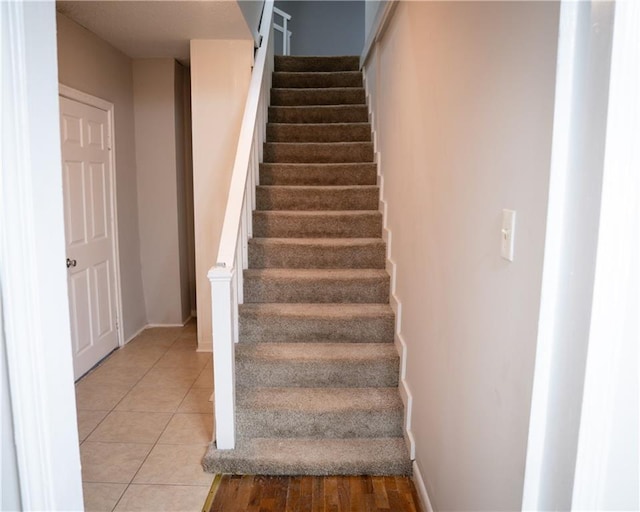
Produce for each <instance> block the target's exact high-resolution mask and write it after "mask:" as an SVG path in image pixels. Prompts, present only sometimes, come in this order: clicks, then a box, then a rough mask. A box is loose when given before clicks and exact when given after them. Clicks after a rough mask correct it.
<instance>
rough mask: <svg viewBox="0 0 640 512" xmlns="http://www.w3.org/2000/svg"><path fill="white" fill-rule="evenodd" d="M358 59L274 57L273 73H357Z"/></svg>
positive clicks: (342, 57) (343, 57)
mask: <svg viewBox="0 0 640 512" xmlns="http://www.w3.org/2000/svg"><path fill="white" fill-rule="evenodd" d="M359 69H360V57H358V56H338V57H293V56H287V57H285V56H283V55H276V56H275V71H307V72H308V71H323V72H326V71H358V70H359Z"/></svg>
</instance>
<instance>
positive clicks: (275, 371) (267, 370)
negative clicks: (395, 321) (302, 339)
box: [236, 343, 400, 387]
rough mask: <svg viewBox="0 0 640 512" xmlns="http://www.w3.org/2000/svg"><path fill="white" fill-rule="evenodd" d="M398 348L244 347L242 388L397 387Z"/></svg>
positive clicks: (239, 363)
mask: <svg viewBox="0 0 640 512" xmlns="http://www.w3.org/2000/svg"><path fill="white" fill-rule="evenodd" d="M399 361H400V360H399V357H398V352H397V350H396V348H395V345H393V344H392V343H357V344H356V343H238V345H236V382H237V383H238V386H240V387H260V386H263V387H267V386H270V387H283V386H296V387H298V386H299V387H324V386H326V387H394V386H395V387H397V385H398V365H399Z"/></svg>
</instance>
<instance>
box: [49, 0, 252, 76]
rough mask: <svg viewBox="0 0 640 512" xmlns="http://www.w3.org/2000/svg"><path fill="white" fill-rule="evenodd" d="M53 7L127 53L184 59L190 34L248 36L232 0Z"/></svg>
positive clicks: (85, 2) (82, 1) (87, 0)
mask: <svg viewBox="0 0 640 512" xmlns="http://www.w3.org/2000/svg"><path fill="white" fill-rule="evenodd" d="M56 7H57V10H58V11H59V12H61V13H62V14H64V15H65V16H67V17H69V18H71V19H72V20H74V21H75V22H76V23H79V24H80V25H82V26H83V27H85V28H86V29H88V30H90V31H91V32H93V33H94V34H96V35H97V36H99V37H100V38H102V39H104V40H105V41H107V42H108V43H110V44H111V45H113V46H115V47H116V48H118V49H119V50H120V51H122V52H123V53H125V54H126V55H128V56H129V57H132V58H154V57H173V58H175V59H177V60H178V61H180V62H181V63H183V64H188V62H189V40H190V39H252V35H251V32H250V30H249V27H248V26H247V23H246V21H245V19H244V17H243V15H242V11H241V10H240V7H239V6H238V2H237V1H235V0H199V1H174V0H154V1H148V0H147V1H137V0H136V1H130V0H110V1H95V0H75V1H67V0H64V1H58V2H56Z"/></svg>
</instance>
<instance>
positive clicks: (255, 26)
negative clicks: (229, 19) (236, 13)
mask: <svg viewBox="0 0 640 512" xmlns="http://www.w3.org/2000/svg"><path fill="white" fill-rule="evenodd" d="M236 1H237V2H238V5H239V6H240V10H241V11H242V16H243V17H244V20H245V21H246V22H247V26H248V27H249V30H250V31H251V35H252V36H253V40H254V41H255V42H256V43H258V42H259V38H258V35H259V34H258V33H259V31H260V18H261V17H262V8H263V7H264V0H236Z"/></svg>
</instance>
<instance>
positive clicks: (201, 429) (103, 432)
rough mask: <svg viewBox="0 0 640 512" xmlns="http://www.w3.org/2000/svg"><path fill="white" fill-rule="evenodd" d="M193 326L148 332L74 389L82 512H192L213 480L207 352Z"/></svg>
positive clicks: (112, 356)
mask: <svg viewBox="0 0 640 512" xmlns="http://www.w3.org/2000/svg"><path fill="white" fill-rule="evenodd" d="M196 345H197V342H196V325H195V322H191V323H189V324H187V325H186V326H185V327H183V328H177V327H176V328H173V327H170V328H152V329H146V330H145V331H143V332H142V333H141V334H140V335H139V336H137V337H136V338H135V339H134V340H132V341H131V342H130V343H128V344H127V345H126V346H125V347H123V348H121V349H119V350H116V351H115V352H114V353H113V354H111V356H109V357H108V358H107V359H106V360H105V361H104V362H103V363H102V364H101V365H100V366H99V367H97V368H95V369H94V370H92V371H91V372H90V373H89V374H87V375H85V376H84V377H83V378H82V379H81V380H80V381H79V382H78V383H77V384H76V402H77V406H78V431H79V434H80V455H81V459H82V481H83V488H84V501H85V508H86V510H87V511H94V510H95V511H98V510H100V511H111V510H116V511H128V510H154V511H162V510H165V511H191V510H193V511H197V512H200V511H201V510H202V506H203V504H204V502H205V499H206V497H207V494H208V491H209V487H210V485H211V482H212V480H213V475H211V474H208V473H204V472H203V471H202V467H201V466H200V460H201V459H202V456H203V455H204V453H205V451H206V449H207V445H208V443H209V442H210V440H211V437H212V427H213V415H212V407H213V406H212V404H211V402H209V398H210V396H211V392H212V386H213V372H212V363H211V354H208V353H199V352H196Z"/></svg>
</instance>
